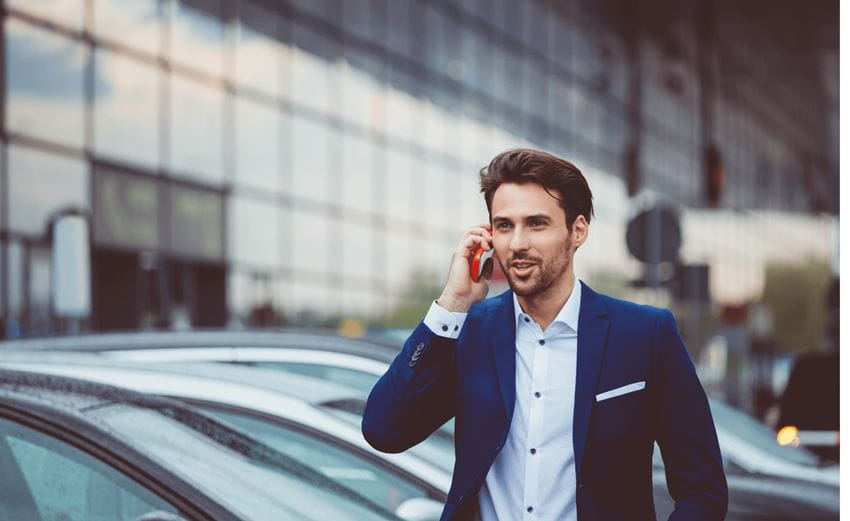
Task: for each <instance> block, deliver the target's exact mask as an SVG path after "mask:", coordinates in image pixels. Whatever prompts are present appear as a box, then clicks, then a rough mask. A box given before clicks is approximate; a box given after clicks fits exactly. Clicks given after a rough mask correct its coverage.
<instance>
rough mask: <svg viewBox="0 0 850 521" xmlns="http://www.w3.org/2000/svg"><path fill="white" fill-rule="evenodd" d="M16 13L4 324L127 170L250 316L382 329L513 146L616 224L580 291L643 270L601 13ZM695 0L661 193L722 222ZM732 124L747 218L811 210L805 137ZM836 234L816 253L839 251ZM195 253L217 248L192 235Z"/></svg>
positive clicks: (242, 316)
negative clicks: (55, 218)
mask: <svg viewBox="0 0 850 521" xmlns="http://www.w3.org/2000/svg"><path fill="white" fill-rule="evenodd" d="M5 4H6V7H7V14H6V16H5V19H4V21H3V41H4V44H5V55H4V57H3V59H4V62H5V69H4V70H5V84H4V88H5V97H4V98H3V105H2V108H3V114H4V132H3V141H2V174H0V180H2V182H0V201H2V204H0V206H2V212H0V226H2V230H3V231H4V237H5V241H4V242H3V244H4V250H3V251H4V253H3V255H0V270H2V271H3V272H4V273H5V276H4V277H0V295H2V296H3V298H2V299H0V305H2V306H3V310H2V311H3V313H4V315H5V316H6V317H7V318H15V317H18V319H19V320H22V317H23V316H24V315H26V316H27V320H26V321H27V322H28V323H29V324H30V325H29V327H30V329H33V330H35V329H38V328H41V329H43V330H46V329H49V327H50V326H49V323H50V322H49V314H50V313H49V301H48V298H49V287H50V286H49V285H50V283H49V281H50V276H49V251H50V250H49V243H48V242H47V241H46V239H45V229H46V226H47V222H48V218H49V216H50V215H51V213H52V212H55V211H57V210H59V209H61V208H65V207H68V206H73V207H78V208H82V209H87V210H90V211H92V212H93V213H94V214H95V215H96V216H102V215H106V214H105V211H106V205H105V203H103V202H101V200H100V198H99V197H100V195H98V192H97V189H96V188H97V186H96V185H99V183H101V181H100V180H101V178H102V177H103V176H107V175H110V173H114V174H113V175H121V176H130V177H132V178H133V179H137V180H139V181H138V182H139V183H141V184H145V183H147V184H146V185H145V186H148V187H153V186H155V187H156V188H148V189H147V190H148V191H147V192H145V193H148V194H150V193H153V194H154V196H150V195H148V196H145V195H143V194H142V192H144V190H142V189H139V190H129V191H127V192H126V193H125V195H124V196H122V197H124V199H119V200H120V201H123V203H122V205H123V206H126V208H124V210H126V211H125V212H124V214H122V215H124V218H126V219H129V221H128V222H132V223H135V224H136V225H135V226H131V225H129V224H128V225H127V226H125V227H124V228H121V229H122V230H124V232H123V233H122V234H119V236H121V237H128V236H130V239H128V242H126V244H123V247H125V248H128V249H129V250H131V251H152V252H155V253H156V254H157V255H159V256H160V257H162V258H167V259H177V260H184V261H186V262H189V261H192V262H195V261H197V262H211V263H220V264H222V265H224V266H225V267H226V270H227V299H228V300H227V306H228V310H229V315H230V317H231V321H232V322H240V321H241V322H245V321H248V320H249V316H250V315H251V313H252V309H255V308H257V307H260V306H262V305H267V304H270V305H271V306H272V307H273V308H274V309H276V310H278V311H280V312H282V313H283V314H284V315H285V316H286V317H287V319H289V321H290V322H291V323H292V322H295V323H299V322H301V323H303V322H309V321H317V320H321V319H322V318H323V317H331V316H338V315H345V316H359V317H375V316H378V317H380V316H381V315H382V314H383V313H386V312H387V311H388V310H389V309H391V308H392V307H393V306H395V305H398V304H399V303H400V302H402V301H403V300H404V295H405V288H406V286H407V285H408V284H409V282H410V281H411V279H412V278H413V277H414V273H419V274H420V275H418V276H419V277H424V278H426V279H427V280H428V281H430V282H431V283H433V284H435V285H439V284H441V283H442V281H443V280H444V278H445V274H446V268H447V265H448V260H449V259H448V256H449V253H448V252H450V251H451V250H452V248H453V247H454V244H455V241H456V240H457V238H458V236H459V233H460V231H461V230H462V228H464V227H466V226H469V225H471V224H475V223H479V222H482V221H485V220H486V209H485V207H484V204H483V201H482V199H481V197H480V194H479V193H478V186H477V172H478V170H479V169H480V168H481V167H482V166H485V165H486V163H487V162H488V161H489V160H490V158H492V156H493V155H494V154H496V153H497V152H499V151H501V150H504V149H506V148H508V147H512V146H522V145H530V146H536V147H540V148H544V149H547V150H550V151H552V152H554V153H556V154H560V155H563V156H565V157H568V158H569V159H571V160H572V161H574V162H575V163H576V164H578V165H579V166H580V167H581V168H582V169H583V170H584V171H585V173H586V174H587V176H588V179H589V181H590V184H591V187H592V188H593V189H594V192H595V194H596V205H597V219H596V220H595V221H594V224H593V226H592V230H593V233H592V235H591V240H590V241H589V242H588V244H587V246H586V247H585V248H584V251H583V252H582V253H581V254H580V256H581V257H582V258H581V259H580V260H579V261H578V262H579V274H580V276H582V277H583V278H586V279H588V280H590V281H592V280H593V279H594V277H597V276H601V275H606V276H609V275H610V274H614V275H616V276H617V277H618V278H619V279H620V280H622V281H623V284H625V282H626V281H627V280H628V279H630V278H633V277H635V276H637V275H638V274H639V272H640V271H639V265H638V264H637V263H636V261H634V260H632V259H630V257H629V255H628V253H627V251H626V249H625V245H624V242H623V236H624V233H625V232H624V230H625V224H626V222H627V219H628V218H629V216H630V215H631V214H632V213H633V212H634V205H633V203H630V199H629V197H628V195H627V194H626V192H625V188H624V187H625V185H624V180H623V177H624V175H623V157H624V149H625V146H626V144H627V141H628V139H629V136H628V132H627V128H628V125H627V121H626V120H627V116H628V108H629V106H630V104H631V103H634V99H633V98H632V97H631V95H630V90H629V77H630V76H629V75H630V70H631V69H630V68H629V67H630V64H629V61H628V56H627V48H626V45H625V43H624V41H623V38H622V35H621V34H618V32H617V29H616V27H614V26H612V25H611V23H610V21H609V20H607V19H606V18H605V15H604V13H602V12H600V11H599V10H598V9H597V8H596V4H595V3H594V2H588V1H574V2H543V1H534V2H513V1H509V0H499V1H484V0H478V1H471V2H462V3H461V2H451V1H440V2H424V1H420V0H406V1H398V2H396V1H392V2H390V1H383V0H356V1H355V0H346V1H345V2H332V1H318V2H317V1H313V0H303V1H302V0H293V1H291V2H289V3H283V2H272V1H265V2H264V1H262V0H257V1H248V0H226V1H225V0H147V1H145V0H138V1H133V2H129V1H126V0H62V1H43V2H31V1H28V0H7V1H6V2H5ZM685 4H686V5H687V6H689V7H687V8H685V9H684V10H683V11H682V12H681V13H679V14H680V15H681V16H680V19H678V20H673V21H672V22H671V24H670V27H671V29H670V31H671V34H673V35H674V36H675V37H676V38H678V41H679V44H680V46H681V49H682V51H681V54H679V55H677V56H675V57H671V56H670V55H669V53H668V52H667V51H665V50H664V49H663V48H662V46H661V45H660V44H659V43H658V42H655V41H653V40H646V41H643V40H641V42H640V49H641V51H640V54H641V67H642V71H643V72H642V83H643V87H642V93H643V94H642V96H641V98H640V104H641V111H642V113H643V115H644V116H643V118H642V127H641V130H642V136H643V137H642V143H643V150H642V156H641V157H642V163H641V167H642V168H641V170H642V172H643V180H644V188H645V190H646V191H648V192H650V193H652V194H654V195H656V196H662V197H665V198H667V199H669V200H671V201H674V202H675V203H676V204H677V205H680V206H681V207H683V208H684V209H685V211H688V209H689V208H700V207H703V206H704V202H703V199H702V170H701V169H702V165H701V152H700V150H701V148H700V147H701V144H700V138H699V121H698V120H697V115H698V96H699V89H698V78H697V76H696V74H697V73H696V67H695V65H694V60H695V59H696V58H695V56H696V52H697V51H696V45H697V43H696V42H695V40H694V37H693V34H694V31H693V21H692V19H693V18H692V16H691V15H692V14H693V13H692V12H691V11H693V9H695V7H694V6H695V3H685ZM671 76H672V77H674V79H673V80H671V79H670V78H671ZM671 81H672V82H673V83H675V84H676V85H678V87H675V85H674V88H673V91H675V92H672V91H671V87H670V82H671ZM718 105H719V108H718V116H717V119H718V122H717V126H718V128H719V129H720V131H719V133H720V134H721V137H720V138H719V139H720V143H721V147H722V148H723V149H724V150H728V153H727V154H726V155H725V158H726V161H727V171H728V172H729V173H730V175H729V184H728V186H727V189H726V192H725V196H724V197H725V199H724V201H723V203H722V204H723V206H724V207H726V208H731V209H734V210H738V211H748V210H751V209H770V210H772V211H778V212H796V213H800V212H803V213H804V214H805V213H808V207H807V204H806V198H805V195H804V194H805V190H803V189H802V187H801V184H802V183H803V181H802V180H801V177H800V176H797V175H794V172H795V171H796V170H795V168H796V163H794V162H793V161H791V162H789V159H788V158H789V156H791V157H792V159H793V158H794V157H796V156H794V149H793V148H790V149H789V146H788V145H789V142H790V138H787V136H785V135H783V134H779V135H775V134H773V133H772V132H771V129H769V128H765V127H764V126H763V124H762V123H757V122H756V120H755V119H754V118H751V117H749V115H748V112H747V107H748V105H746V104H741V102H733V101H731V100H729V101H727V100H726V98H723V97H722V96H721V98H720V101H718ZM801 146H802V145H801ZM806 146H809V145H806ZM766 171H769V173H768V174H766V173H765V172H766ZM101 172H104V173H101ZM115 172H117V173H115ZM133 176H135V177H133ZM153 181H155V183H153ZM181 187H182V188H181ZM181 189H182V190H183V192H180V190H181ZM122 193H123V192H122ZM179 193H186V194H189V195H187V196H186V197H188V202H186V203H185V204H182V205H175V203H173V201H174V200H175V198H176V197H177V195H175V194H178V195H179ZM146 197H147V199H146ZM199 197H201V198H203V197H206V198H207V199H208V201H207V202H206V203H205V202H203V201H200V202H198V198H199ZM216 197H221V198H222V199H221V200H222V201H223V203H222V204H221V205H220V206H221V208H220V209H217V208H219V206H216V205H217V204H218V203H216V201H215V198H216ZM193 205H194V206H193ZM119 206H121V205H119ZM128 208H130V209H134V208H135V209H137V210H138V211H137V214H138V215H137V217H136V219H137V220H136V221H133V220H132V219H131V218H132V216H133V215H136V214H133V213H132V212H130V211H129V210H128ZM145 208H147V213H146V211H145ZM165 208H171V210H168V211H167V212H166V211H165V210H163V209H165ZM174 208H177V209H178V210H179V211H182V212H186V213H185V216H186V217H185V223H184V224H185V230H184V231H182V232H180V233H182V234H184V235H178V232H175V231H174V229H175V222H174V221H173V220H169V219H173V218H174V216H173V215H172V214H174V213H175V212H178V210H174ZM192 208H196V210H197V211H195V213H192V212H193V210H191V209H192ZM153 210H156V211H153ZM134 211H136V210H134ZM151 212H152V213H151ZM117 214H121V212H118V213H117ZM151 215H155V216H156V217H155V218H154V220H153V221H150V222H148V223H147V225H145V222H147V221H146V219H148V220H150V219H149V218H150V216H151ZM717 215H718V216H720V214H717ZM104 218H105V219H107V220H108V218H107V217H104ZM790 218H793V217H789V219H790ZM193 219H194V220H193ZM736 219H737V217H736ZM804 220H805V218H804ZM219 221H220V224H219ZM731 222H732V221H730V220H728V219H727V220H725V221H716V223H717V224H716V227H715V228H713V229H712V228H710V227H709V231H708V232H706V233H714V232H713V231H712V230H723V229H725V228H726V227H727V226H728V225H729V223H731ZM747 222H750V221H747ZM752 222H754V223H755V222H756V221H752ZM758 222H762V221H761V220H759V221H758ZM180 223H183V220H180V221H179V222H178V223H177V225H181V224H180ZM769 225H770V224H764V223H762V224H759V225H758V226H762V227H766V226H769ZM146 226H147V227H146ZM753 226H755V224H754V225H753ZM178 227H179V226H178ZM762 229H766V228H759V230H762ZM812 229H813V230H815V231H816V234H815V235H814V236H810V240H811V241H814V242H816V243H817V244H818V245H819V246H818V247H817V248H814V250H816V251H818V252H820V251H821V250H823V249H827V250H830V247H829V246H830V245H831V244H832V243H831V242H830V241H831V240H832V239H831V235H830V234H829V233H824V234H823V236H821V235H819V234H820V233H821V232H820V230H821V228H820V227H818V226H815V227H814V228H812ZM145 230H149V231H148V232H146V231H145ZM216 230H220V233H216ZM193 234H195V235H202V236H203V237H202V238H201V239H197V247H195V246H191V247H190V245H187V243H186V241H184V240H177V239H176V237H195V235H193ZM192 240H195V239H192ZM692 240H694V239H692ZM695 240H697V241H699V239H698V238H697V239H695ZM102 242H104V241H102V240H101V239H99V238H98V234H97V233H96V234H95V246H96V247H106V248H116V247H118V246H116V244H115V242H114V241H113V242H109V241H106V242H108V244H105V243H104V244H102ZM119 242H120V241H119ZM823 244H825V245H827V246H826V247H825V248H824V247H821V246H820V245H823ZM818 254H819V253H818ZM95 276H97V274H95ZM747 276H749V275H747ZM723 283H724V282H720V284H721V285H722V284H723ZM726 283H732V284H734V282H726ZM754 291H755V290H754ZM721 294H722V292H721ZM36 324H39V325H38V327H36Z"/></svg>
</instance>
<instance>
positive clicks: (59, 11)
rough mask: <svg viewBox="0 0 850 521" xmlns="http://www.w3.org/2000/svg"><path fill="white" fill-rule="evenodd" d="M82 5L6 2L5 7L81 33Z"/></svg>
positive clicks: (77, 0) (64, 0) (80, 0)
mask: <svg viewBox="0 0 850 521" xmlns="http://www.w3.org/2000/svg"><path fill="white" fill-rule="evenodd" d="M84 3H85V0H6V7H11V8H15V9H18V10H21V11H25V12H27V13H29V14H33V15H36V16H37V17H39V18H44V19H46V20H50V21H51V22H55V23H57V24H59V25H63V26H65V27H70V28H71V29H76V30H78V31H82V29H83V16H84V15H85V13H86V10H85V5H84Z"/></svg>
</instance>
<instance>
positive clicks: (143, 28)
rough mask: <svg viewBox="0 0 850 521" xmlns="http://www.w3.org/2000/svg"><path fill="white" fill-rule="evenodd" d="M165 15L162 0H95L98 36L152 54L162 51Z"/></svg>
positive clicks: (95, 24)
mask: <svg viewBox="0 0 850 521" xmlns="http://www.w3.org/2000/svg"><path fill="white" fill-rule="evenodd" d="M164 1H167V0H164ZM164 16H165V7H164V6H163V3H162V1H161V0H94V31H95V35H96V36H97V37H100V38H104V39H109V40H113V41H116V42H118V43H120V44H121V45H126V46H128V47H133V48H135V49H139V50H142V51H145V52H148V53H150V54H159V46H160V31H161V28H162V21H163V19H164Z"/></svg>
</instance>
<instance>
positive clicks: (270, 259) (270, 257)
mask: <svg viewBox="0 0 850 521" xmlns="http://www.w3.org/2000/svg"><path fill="white" fill-rule="evenodd" d="M227 217H228V220H229V222H230V225H229V227H228V234H227V236H228V238H229V240H228V248H229V249H230V254H229V257H230V258H231V259H233V260H235V261H236V262H238V263H244V264H248V265H252V266H273V267H277V266H278V265H280V242H279V241H280V238H281V234H280V216H279V213H278V208H277V206H276V205H275V204H274V203H272V202H266V201H255V200H252V199H248V198H245V197H240V196H234V197H231V198H230V211H229V212H228V216H227Z"/></svg>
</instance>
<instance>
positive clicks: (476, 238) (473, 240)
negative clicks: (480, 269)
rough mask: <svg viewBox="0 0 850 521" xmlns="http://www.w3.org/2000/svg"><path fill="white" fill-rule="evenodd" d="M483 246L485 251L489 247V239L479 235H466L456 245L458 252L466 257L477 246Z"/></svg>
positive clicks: (476, 248)
mask: <svg viewBox="0 0 850 521" xmlns="http://www.w3.org/2000/svg"><path fill="white" fill-rule="evenodd" d="M479 247H480V248H484V251H487V250H489V249H490V248H491V246H490V243H489V241H488V240H487V239H486V238H485V237H483V236H481V235H467V236H466V238H465V239H464V240H463V241H462V242H461V243H460V244H459V245H458V252H459V253H461V254H462V255H464V256H465V257H468V256H469V255H471V254H472V253H474V252H475V251H476V250H478V248H479Z"/></svg>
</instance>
